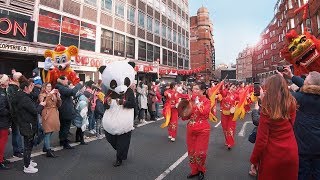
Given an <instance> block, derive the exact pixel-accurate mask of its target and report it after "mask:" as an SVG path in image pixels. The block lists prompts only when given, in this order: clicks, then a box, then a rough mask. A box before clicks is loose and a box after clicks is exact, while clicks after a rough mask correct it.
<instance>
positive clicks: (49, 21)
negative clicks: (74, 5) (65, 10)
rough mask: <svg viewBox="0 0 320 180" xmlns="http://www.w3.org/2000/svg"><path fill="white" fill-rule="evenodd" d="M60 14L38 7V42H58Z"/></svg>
mask: <svg viewBox="0 0 320 180" xmlns="http://www.w3.org/2000/svg"><path fill="white" fill-rule="evenodd" d="M60 26H61V16H60V15H59V14H55V13H52V12H49V11H45V10H42V9H40V12H39V22H38V42H42V43H47V44H54V45H55V44H59V37H60Z"/></svg>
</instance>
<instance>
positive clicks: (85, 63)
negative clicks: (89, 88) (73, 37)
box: [81, 56, 89, 65]
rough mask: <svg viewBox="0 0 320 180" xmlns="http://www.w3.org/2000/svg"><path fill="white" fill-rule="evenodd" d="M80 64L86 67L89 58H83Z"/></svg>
mask: <svg viewBox="0 0 320 180" xmlns="http://www.w3.org/2000/svg"><path fill="white" fill-rule="evenodd" d="M81 62H82V64H83V65H88V64H89V58H88V57H86V56H84V57H82V58H81Z"/></svg>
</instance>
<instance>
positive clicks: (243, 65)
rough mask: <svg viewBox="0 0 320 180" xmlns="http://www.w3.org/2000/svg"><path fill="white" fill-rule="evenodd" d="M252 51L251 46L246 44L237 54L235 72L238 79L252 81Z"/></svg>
mask: <svg viewBox="0 0 320 180" xmlns="http://www.w3.org/2000/svg"><path fill="white" fill-rule="evenodd" d="M252 52H253V48H251V47H249V46H248V47H246V48H245V49H244V50H243V51H242V52H240V53H239V54H238V57H237V59H236V61H237V64H236V72H237V73H236V74H237V80H238V81H243V82H252Z"/></svg>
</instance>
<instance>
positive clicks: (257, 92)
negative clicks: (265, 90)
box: [253, 82, 260, 96]
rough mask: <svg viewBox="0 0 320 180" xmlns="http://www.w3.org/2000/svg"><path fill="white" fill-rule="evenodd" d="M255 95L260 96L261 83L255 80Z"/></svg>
mask: <svg viewBox="0 0 320 180" xmlns="http://www.w3.org/2000/svg"><path fill="white" fill-rule="evenodd" d="M253 95H254V96H260V83H259V82H255V83H254V84H253Z"/></svg>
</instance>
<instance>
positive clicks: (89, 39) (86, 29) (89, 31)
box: [80, 22, 96, 51]
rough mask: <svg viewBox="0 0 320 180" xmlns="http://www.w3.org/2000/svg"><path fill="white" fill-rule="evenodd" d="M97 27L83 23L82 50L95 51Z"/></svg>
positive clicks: (81, 34)
mask: <svg viewBox="0 0 320 180" xmlns="http://www.w3.org/2000/svg"><path fill="white" fill-rule="evenodd" d="M95 44H96V26H95V25H92V24H88V23H85V22H81V31H80V49H84V50H88V51H95V49H96V48H95Z"/></svg>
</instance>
